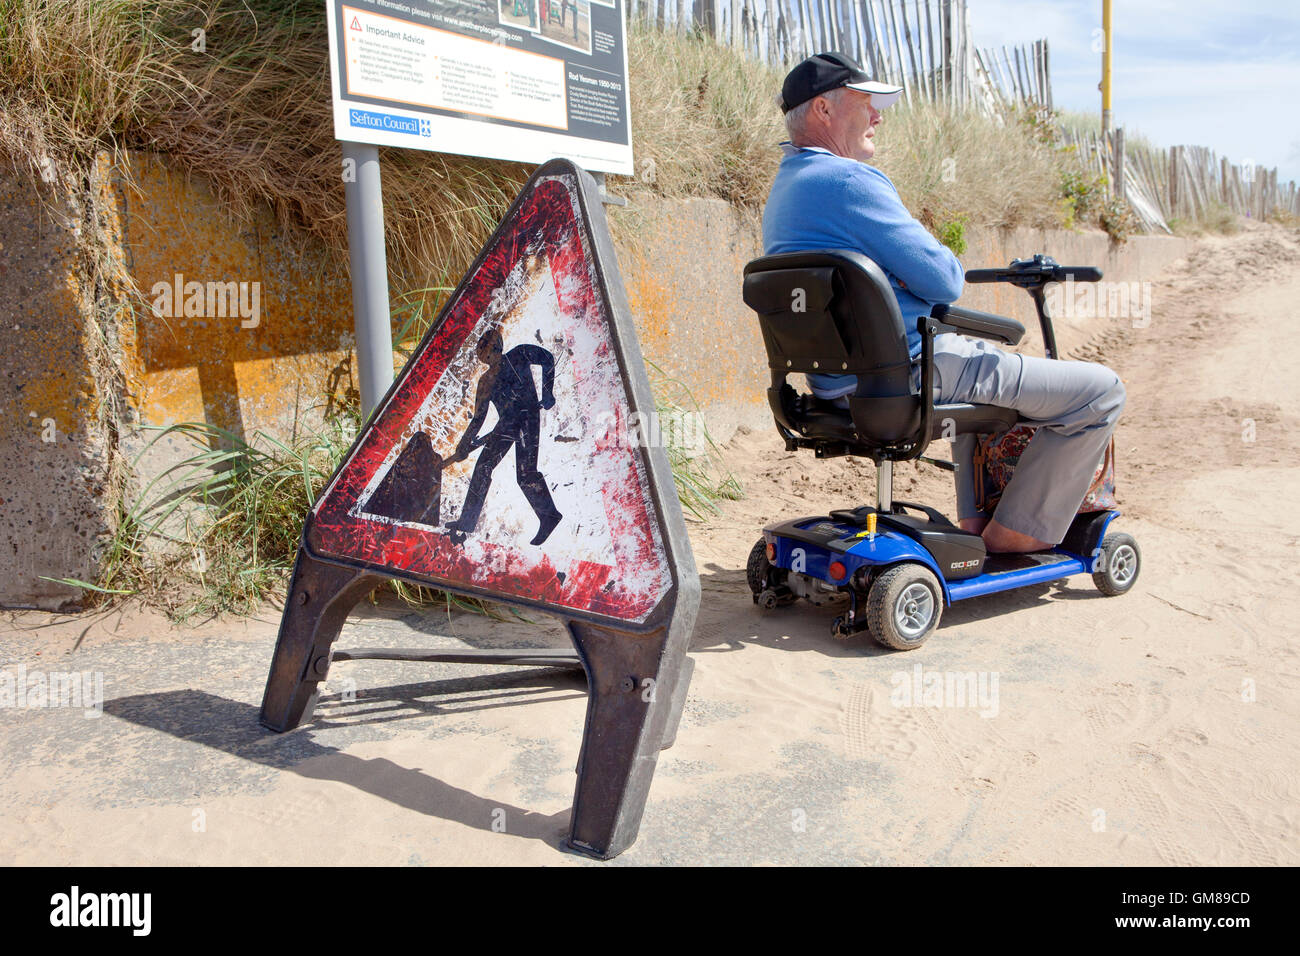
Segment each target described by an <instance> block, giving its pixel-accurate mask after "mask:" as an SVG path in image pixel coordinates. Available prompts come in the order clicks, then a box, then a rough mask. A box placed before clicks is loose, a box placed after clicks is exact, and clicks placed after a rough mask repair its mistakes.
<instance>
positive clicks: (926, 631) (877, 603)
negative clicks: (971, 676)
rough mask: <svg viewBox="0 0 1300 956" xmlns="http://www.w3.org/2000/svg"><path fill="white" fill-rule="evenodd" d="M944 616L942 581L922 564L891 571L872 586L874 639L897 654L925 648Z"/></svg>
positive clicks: (869, 615)
mask: <svg viewBox="0 0 1300 956" xmlns="http://www.w3.org/2000/svg"><path fill="white" fill-rule="evenodd" d="M942 615H943V591H942V589H941V588H940V587H939V579H938V578H936V577H935V576H934V574H933V573H932V572H931V571H930V569H929V568H926V567H924V566H922V565H919V564H911V563H909V564H899V565H896V566H894V567H892V568H890V569H889V570H888V571H885V572H884V573H883V574H881V575H880V576H879V577H877V578H876V580H875V581H873V582H872V584H871V590H870V592H868V594H867V623H868V625H869V626H870V628H871V636H872V637H874V638H875V639H876V640H877V641H879V642H880V643H881V644H883V645H885V647H890V648H893V649H894V650H896V651H910V650H914V649H916V648H918V647H920V646H921V645H922V644H924V643H925V642H926V639H927V638H929V636H930V635H931V634H932V633H934V630H935V628H937V627H938V626H939V618H940V617H941V616H942Z"/></svg>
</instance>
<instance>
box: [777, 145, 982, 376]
mask: <svg viewBox="0 0 1300 956" xmlns="http://www.w3.org/2000/svg"><path fill="white" fill-rule="evenodd" d="M782 148H783V149H784V151H785V158H784V159H783V160H781V167H780V169H779V170H777V174H776V181H775V182H773V183H772V192H771V194H770V195H769V196H768V197H767V205H766V207H764V209H763V248H764V252H765V254H766V255H775V254H776V253H779V252H804V251H806V250H809V249H852V250H854V251H856V252H861V253H862V254H863V255H865V256H867V257H868V258H869V259H871V260H872V261H874V262H875V263H876V264H877V265H878V266H880V268H881V269H883V270H884V272H885V275H886V276H887V277H888V278H889V284H890V287H891V288H893V290H894V297H895V298H896V299H897V300H898V308H899V310H900V311H901V312H902V313H903V325H904V327H905V328H906V329H907V347H908V349H909V350H910V351H911V353H912V357H913V358H915V357H916V356H917V355H919V354H920V352H921V336H920V333H918V332H917V331H916V322H917V319H919V318H920V317H921V316H923V315H929V314H930V308H931V306H934V305H936V304H939V303H943V304H948V303H951V302H955V301H956V300H957V297H958V296H960V295H961V291H962V284H963V282H964V281H965V274H964V272H963V270H962V266H961V263H960V262H959V261H958V260H957V257H956V256H955V255H953V254H952V251H951V250H949V249H948V248H947V247H946V246H944V245H943V244H941V243H940V242H939V241H938V240H937V239H935V238H934V237H933V236H932V235H930V233H928V232H927V231H926V229H925V227H924V226H922V225H921V224H920V223H919V222H917V221H916V220H915V219H913V218H912V215H911V213H909V212H908V211H907V209H906V207H904V206H903V201H902V200H901V199H900V198H899V196H898V190H897V189H895V188H894V184H893V183H892V182H890V181H889V177H888V176H886V175H885V174H884V173H882V172H881V171H880V170H878V169H876V168H874V167H872V166H868V165H867V164H866V163H860V162H858V161H857V160H855V159H847V158H845V157H843V156H836V155H835V154H834V153H829V152H827V151H826V150H824V149H820V148H818V147H815V146H814V147H795V146H791V145H790V144H788V143H785V144H782ZM808 381H809V383H810V384H811V385H812V387H813V389H814V391H815V392H816V393H817V394H819V395H821V396H822V397H823V398H835V397H838V396H840V395H847V394H849V393H850V392H852V391H853V390H854V388H855V387H856V380H855V378H854V377H853V376H851V375H809V376H808Z"/></svg>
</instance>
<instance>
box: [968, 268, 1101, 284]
mask: <svg viewBox="0 0 1300 956" xmlns="http://www.w3.org/2000/svg"><path fill="white" fill-rule="evenodd" d="M1067 278H1068V279H1073V280H1074V281H1075V282H1100V281H1101V270H1100V269H1098V268H1096V267H1094V266H1061V265H1057V264H1056V263H1035V264H1032V265H1029V267H1028V268H1016V267H1015V266H1012V267H1010V268H1006V269H970V270H968V271H967V273H966V281H967V282H970V283H972V284H974V283H981V282H1014V283H1015V284H1016V285H1046V284H1047V283H1049V282H1064V281H1065V280H1066V279H1067Z"/></svg>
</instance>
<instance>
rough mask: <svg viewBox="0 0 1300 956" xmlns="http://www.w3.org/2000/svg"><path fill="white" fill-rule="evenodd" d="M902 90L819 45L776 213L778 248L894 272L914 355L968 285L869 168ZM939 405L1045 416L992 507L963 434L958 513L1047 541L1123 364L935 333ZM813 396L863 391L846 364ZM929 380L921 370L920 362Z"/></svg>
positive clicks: (781, 174) (1026, 538)
mask: <svg viewBox="0 0 1300 956" xmlns="http://www.w3.org/2000/svg"><path fill="white" fill-rule="evenodd" d="M901 92H902V89H901V87H896V86H889V85H887V84H884V83H878V82H873V81H871V80H870V78H869V77H868V76H867V74H866V73H865V72H863V70H862V68H861V67H860V66H858V64H857V63H855V62H854V61H853V60H851V59H850V58H849V57H847V56H844V55H843V54H840V53H819V54H817V55H816V56H811V57H809V58H808V59H806V60H804V61H803V62H802V63H800V64H799V65H798V66H796V67H795V68H794V69H793V70H791V71H790V73H789V75H788V76H786V78H785V83H784V85H783V86H782V89H781V97H780V105H781V110H782V112H783V113H784V114H785V123H786V128H787V130H788V131H789V134H790V141H789V142H788V143H783V144H781V145H782V149H783V150H784V153H785V155H784V158H783V159H782V161H781V167H780V169H779V170H778V172H777V175H776V181H775V182H774V183H773V184H772V192H771V195H770V196H769V197H768V200H767V206H766V208H765V209H764V211H763V245H764V247H765V248H764V251H765V254H767V255H773V254H775V253H780V252H800V251H805V250H811V249H850V250H853V251H856V252H860V253H862V254H863V255H865V256H867V257H868V258H870V259H872V260H873V261H874V262H875V263H876V264H877V265H879V266H880V267H881V269H883V270H884V272H885V274H886V275H887V276H888V277H889V283H890V286H891V287H892V288H893V290H894V296H895V297H896V298H897V299H898V306H899V309H900V310H901V312H902V314H903V323H904V325H905V326H906V327H907V341H908V347H909V349H910V351H911V354H912V358H913V361H914V362H916V361H917V359H918V357H919V355H920V352H921V337H920V333H919V332H918V331H917V328H916V325H917V320H918V319H919V318H920V317H921V316H925V315H929V314H930V309H931V307H932V306H934V305H937V304H939V303H944V304H948V303H951V302H953V301H954V300H956V299H957V297H958V296H959V295H960V294H961V291H962V285H963V282H964V272H963V269H962V265H961V263H960V262H959V261H958V260H957V257H956V256H954V255H953V254H952V252H950V251H949V250H948V249H947V248H946V247H945V246H943V245H942V244H940V243H939V242H938V241H937V240H936V239H935V238H934V237H933V236H931V235H930V234H929V233H928V232H927V231H926V229H925V227H924V226H922V225H921V224H920V223H919V222H917V221H916V220H915V219H914V218H912V216H911V214H910V213H908V211H907V209H906V208H905V207H904V206H903V203H902V200H900V199H899V196H898V191H897V190H896V189H895V188H894V184H893V183H892V182H890V180H889V177H888V176H886V175H885V174H884V173H882V172H881V171H880V170H878V169H875V168H874V167H872V166H869V165H867V163H868V161H869V160H870V159H871V158H872V156H874V155H875V152H876V144H875V142H874V140H875V136H876V131H877V129H878V128H879V126H880V119H881V110H883V109H885V108H886V107H887V106H889V105H890V104H891V103H893V102H894V101H895V100H897V99H898V96H899V94H900V93H901ZM934 372H935V376H934V380H935V383H936V384H935V394H934V400H935V401H936V402H942V403H948V402H974V403H978V404H987V405H999V406H1002V407H1005V408H1014V409H1016V411H1018V412H1019V413H1020V415H1021V417H1022V418H1025V419H1027V420H1028V421H1030V422H1031V423H1033V424H1035V425H1037V426H1038V428H1037V430H1036V432H1035V434H1034V438H1033V440H1032V441H1030V443H1029V445H1028V446H1027V447H1026V448H1025V452H1024V454H1023V455H1022V456H1021V458H1020V462H1019V465H1018V466H1017V468H1016V471H1015V475H1014V477H1013V478H1012V479H1011V482H1010V483H1009V484H1008V485H1007V487H1006V489H1005V491H1004V492H1003V495H1002V500H1001V502H1000V503H999V504H998V507H997V510H996V512H995V513H994V514H993V515H992V516H989V515H985V514H981V513H980V512H979V511H977V509H976V508H975V483H974V467H973V464H972V459H973V454H974V450H975V436H973V435H962V436H960V437H959V438H958V439H957V440H956V441H955V442H954V445H953V457H954V459H955V460H956V462H957V465H958V469H957V472H956V483H957V515H958V519H959V523H960V525H961V527H962V528H963V529H964V530H966V531H970V532H973V533H976V534H982V536H983V538H984V542H985V545H986V546H987V548H988V550H989V551H1004V552H1005V551H1038V550H1042V549H1044V548H1049V547H1052V546H1053V545H1055V544H1058V543H1060V541H1061V540H1062V539H1063V538H1064V537H1065V532H1066V530H1067V529H1068V528H1069V526H1070V522H1071V521H1072V520H1073V518H1074V515H1075V513H1076V512H1077V511H1078V508H1079V505H1080V504H1081V503H1082V501H1083V497H1084V495H1085V494H1086V493H1087V491H1088V486H1089V484H1090V483H1091V481H1092V475H1093V471H1094V469H1095V466H1096V463H1097V461H1098V460H1099V459H1100V457H1101V455H1102V453H1103V452H1104V451H1105V448H1106V444H1107V442H1108V441H1109V439H1110V436H1111V433H1112V432H1113V431H1114V429H1115V423H1116V421H1117V420H1118V419H1119V415H1120V411H1121V410H1122V409H1123V407H1124V386H1123V384H1122V383H1121V382H1120V380H1119V377H1118V376H1116V375H1115V373H1114V372H1112V371H1111V370H1110V369H1108V368H1106V367H1104V366H1102V365H1097V364H1095V363H1091V362H1060V361H1053V360H1049V359H1043V358H1034V357H1030V356H1022V355H1018V354H1016V353H1014V352H1004V351H1002V350H1001V349H997V348H994V347H993V346H991V345H989V344H988V343H987V342H985V341H983V340H973V339H968V338H966V337H964V336H961V335H956V334H946V335H939V336H937V337H936V338H935V342H934ZM808 378H809V385H810V386H811V387H812V389H813V393H814V394H816V395H817V396H819V397H820V398H824V399H831V400H837V399H841V400H842V399H843V397H844V396H846V395H849V394H851V393H852V392H853V391H854V390H855V388H856V384H857V383H856V379H855V378H854V377H853V376H845V375H810V376H809V377H808ZM913 381H914V383H917V385H916V387H919V382H920V370H919V367H917V366H914V367H913Z"/></svg>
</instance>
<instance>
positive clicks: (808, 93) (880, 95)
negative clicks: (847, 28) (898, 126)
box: [781, 53, 903, 113]
mask: <svg viewBox="0 0 1300 956" xmlns="http://www.w3.org/2000/svg"><path fill="white" fill-rule="evenodd" d="M841 86H847V87H848V88H849V89H851V90H857V91H858V92H859V93H870V94H871V105H872V106H874V107H875V108H876V109H878V110H883V109H884V108H885V107H886V106H889V105H890V104H891V103H893V102H894V100H896V99H898V94H900V93H902V92H903V88H902V87H901V86H891V85H890V84H888V83H878V82H876V81H875V80H873V79H871V78H870V77H869V76H867V73H866V71H865V70H864V69H862V67H860V66H858V64H857V63H856V62H855V61H854V60H853V59H852V58H850V57H847V56H845V55H844V54H843V53H818V54H816V55H814V56H810V57H808V59H806V60H804V61H803V62H802V63H800V64H798V65H797V66H796V67H795V68H794V69H793V70H791V71H790V72H789V73H787V74H786V77H785V82H784V83H783V84H781V112H782V113H788V112H790V111H791V110H792V109H794V108H795V107H796V106H799V105H800V104H802V103H807V102H808V101H809V100H810V99H812V98H813V97H814V96H821V95H822V94H823V93H829V92H830V91H831V90H837V89H839V88H840V87H841Z"/></svg>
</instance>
